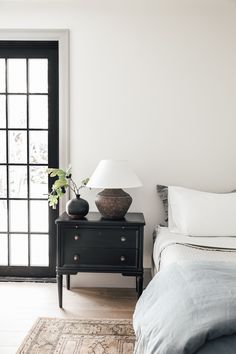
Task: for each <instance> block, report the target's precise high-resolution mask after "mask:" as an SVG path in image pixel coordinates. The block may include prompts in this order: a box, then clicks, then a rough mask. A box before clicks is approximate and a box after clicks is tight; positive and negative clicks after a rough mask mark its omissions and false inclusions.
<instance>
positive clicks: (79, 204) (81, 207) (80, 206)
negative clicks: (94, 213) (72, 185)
mask: <svg viewBox="0 0 236 354" xmlns="http://www.w3.org/2000/svg"><path fill="white" fill-rule="evenodd" d="M66 212H67V214H68V215H69V217H70V218H72V219H82V218H83V217H84V216H85V215H87V214H88V212H89V204H88V202H87V200H85V199H82V198H80V195H79V194H76V198H73V199H71V200H69V201H68V202H67V204H66Z"/></svg>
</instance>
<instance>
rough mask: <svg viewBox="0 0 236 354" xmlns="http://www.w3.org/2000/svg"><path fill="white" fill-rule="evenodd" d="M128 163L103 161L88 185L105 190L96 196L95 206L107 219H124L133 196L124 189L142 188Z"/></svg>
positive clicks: (123, 161)
mask: <svg viewBox="0 0 236 354" xmlns="http://www.w3.org/2000/svg"><path fill="white" fill-rule="evenodd" d="M141 186H142V183H141V182H140V180H139V178H138V177H137V176H136V174H135V173H134V171H133V170H132V168H131V167H130V165H129V163H128V161H125V160H101V161H100V162H99V164H98V166H97V168H96V169H95V171H94V173H93V174H92V176H91V177H90V180H89V182H88V184H87V187H89V188H104V189H103V191H102V192H100V193H98V194H97V196H96V200H95V204H96V206H97V208H98V210H99V212H100V214H101V215H102V217H103V218H105V219H122V218H124V216H125V214H126V213H127V211H128V209H129V207H130V205H131V203H132V198H131V196H130V195H129V194H128V193H126V192H125V191H123V189H122V188H135V187H141Z"/></svg>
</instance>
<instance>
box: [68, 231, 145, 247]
mask: <svg viewBox="0 0 236 354" xmlns="http://www.w3.org/2000/svg"><path fill="white" fill-rule="evenodd" d="M62 237H63V245H64V249H66V250H68V249H74V248H75V247H80V248H84V247H86V248H88V247H101V248H104V247H105V248H110V247H111V248H138V229H135V228H123V229H122V228H119V229H109V228H103V229H99V228H97V229H94V228H86V229H83V228H78V229H76V228H63V229H62Z"/></svg>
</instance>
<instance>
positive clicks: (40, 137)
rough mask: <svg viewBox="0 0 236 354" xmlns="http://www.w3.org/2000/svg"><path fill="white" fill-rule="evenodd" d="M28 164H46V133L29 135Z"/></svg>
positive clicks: (36, 132) (31, 133) (38, 132)
mask: <svg viewBox="0 0 236 354" xmlns="http://www.w3.org/2000/svg"><path fill="white" fill-rule="evenodd" d="M29 134H30V162H31V163H47V162H48V132H46V131H31V132H30V133H29Z"/></svg>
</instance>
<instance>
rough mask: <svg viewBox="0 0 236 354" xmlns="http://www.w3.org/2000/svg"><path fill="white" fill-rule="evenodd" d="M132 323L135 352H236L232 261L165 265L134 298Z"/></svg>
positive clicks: (235, 292)
mask: <svg viewBox="0 0 236 354" xmlns="http://www.w3.org/2000/svg"><path fill="white" fill-rule="evenodd" d="M133 323H134V330H135V334H136V338H137V342H136V347H135V353H136V354H192V353H197V354H235V353H236V264H235V263H233V262H232V263H229V262H227V263H226V262H201V263H198V262H183V263H178V264H177V263H175V264H172V265H171V266H169V267H167V268H164V269H163V270H161V271H160V272H159V273H157V274H156V275H155V277H154V278H153V279H152V281H151V282H150V284H149V285H148V287H147V288H146V290H145V291H144V292H143V294H142V296H141V297H140V299H139V301H138V302H137V305H136V309H135V312H134V318H133Z"/></svg>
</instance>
